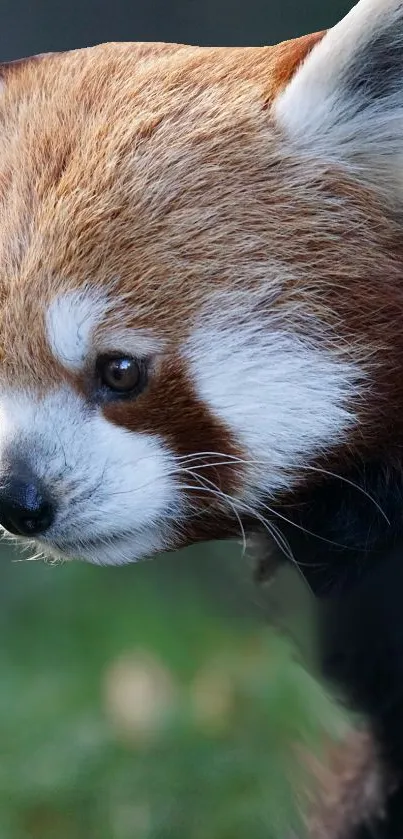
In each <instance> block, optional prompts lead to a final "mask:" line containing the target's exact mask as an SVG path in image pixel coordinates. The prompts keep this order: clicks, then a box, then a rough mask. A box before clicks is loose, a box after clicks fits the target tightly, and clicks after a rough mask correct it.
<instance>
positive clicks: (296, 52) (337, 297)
mask: <svg viewBox="0 0 403 839" xmlns="http://www.w3.org/2000/svg"><path fill="white" fill-rule="evenodd" d="M402 34H403V11H402V7H401V3H398V2H397V0H394V2H391V0H388V2H384V0H361V2H360V3H359V4H358V6H357V7H356V8H355V9H354V10H353V11H352V12H351V13H350V15H348V16H347V18H346V19H345V20H344V21H342V22H341V23H340V24H339V25H338V26H336V27H335V28H334V29H333V30H330V31H329V32H328V33H327V34H325V35H323V33H321V34H317V35H313V36H309V37H307V38H302V39H300V40H297V41H293V42H288V43H284V44H280V45H279V46H277V47H273V48H259V49H219V48H195V47H186V46H176V45H163V44H161V45H158V44H157V45H150V44H149V45H146V44H106V45H102V46H99V47H95V48H91V49H88V50H82V51H73V52H69V53H65V54H50V55H48V56H42V57H40V58H38V59H37V60H34V59H31V60H27V61H25V62H16V63H15V65H13V64H11V65H4V67H3V71H2V90H1V95H0V266H1V272H0V304H1V308H0V351H1V359H0V468H1V487H0V519H1V522H2V524H3V525H4V527H5V528H6V529H7V530H9V531H11V532H13V533H16V534H17V535H19V536H22V537H24V538H28V539H31V538H32V539H35V541H37V542H38V543H39V544H40V546H41V548H42V549H43V550H44V551H45V553H46V552H48V553H51V554H56V555H61V556H72V555H78V556H81V557H83V558H86V559H89V560H92V561H96V562H104V563H119V562H123V561H128V560H133V559H137V558H140V557H143V556H148V555H150V554H153V553H155V552H156V551H160V550H166V549H173V548H176V547H179V546H182V545H185V544H189V543H191V542H194V541H197V540H200V539H206V538H219V537H227V536H232V535H234V534H236V533H239V530H240V528H242V527H246V526H248V527H249V526H250V525H251V524H253V522H256V521H258V522H259V521H260V522H262V521H263V523H264V524H265V523H267V520H268V513H267V509H268V507H270V505H271V504H272V503H275V504H281V503H285V504H288V503H289V502H290V500H292V499H293V498H294V497H295V494H296V493H298V492H300V491H301V488H303V487H307V486H309V485H310V483H311V482H312V481H313V480H316V478H317V474H318V471H320V469H321V470H322V474H323V473H324V472H326V471H330V470H331V469H335V468H336V467H337V469H338V470H339V471H342V470H343V468H344V467H343V464H344V463H347V462H348V461H349V459H350V460H351V459H353V460H354V458H362V457H366V456H367V454H368V455H369V454H371V453H373V452H379V451H381V450H382V447H383V446H386V445H389V446H390V445H391V439H392V438H391V435H392V434H393V441H394V442H396V445H399V439H400V438H399V435H400V437H401V430H403V429H401V422H402V420H401V414H402V411H401V408H402V406H403V394H402V390H401V385H400V383H398V384H396V381H395V378H396V377H394V375H393V374H394V373H395V371H396V368H397V366H398V365H399V364H400V363H401V359H402V358H403V339H402V337H401V335H400V334H399V332H401V330H400V318H401V313H402V303H403V286H402V276H401V274H402V264H401V238H402V229H401V201H402V199H403V183H402V175H401V154H402V152H401V128H402V124H403V97H402V93H401V90H402V86H401V82H402V78H401V77H402V75H403V69H402V68H403V62H402V59H403V49H402V46H401V44H402ZM400 442H401V440H400Z"/></svg>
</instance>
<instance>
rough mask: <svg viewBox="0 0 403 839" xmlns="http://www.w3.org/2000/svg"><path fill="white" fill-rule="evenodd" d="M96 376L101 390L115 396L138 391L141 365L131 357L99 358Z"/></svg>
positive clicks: (141, 374) (141, 372) (141, 377)
mask: <svg viewBox="0 0 403 839" xmlns="http://www.w3.org/2000/svg"><path fill="white" fill-rule="evenodd" d="M97 374H98V381H99V384H100V386H101V388H102V389H105V388H107V389H108V391H112V392H113V393H116V395H117V396H118V395H119V394H120V395H122V396H124V395H131V394H133V392H134V391H138V390H139V389H140V386H141V384H142V379H143V378H144V376H143V370H142V365H141V363H140V362H138V361H136V359H135V358H132V357H131V356H110V355H104V356H100V357H99V358H98V360H97Z"/></svg>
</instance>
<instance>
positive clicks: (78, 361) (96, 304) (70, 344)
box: [46, 286, 162, 371]
mask: <svg viewBox="0 0 403 839" xmlns="http://www.w3.org/2000/svg"><path fill="white" fill-rule="evenodd" d="M114 303H116V304H119V303H120V304H121V303H122V301H119V299H113V298H112V299H111V298H109V299H108V297H107V295H106V294H104V295H103V294H102V293H101V292H98V290H97V289H95V288H93V287H89V286H84V288H83V289H82V290H76V291H67V292H65V293H63V294H60V295H58V297H56V298H55V299H54V300H53V301H52V303H51V305H50V306H49V309H48V311H47V314H46V327H47V338H48V341H49V345H50V348H51V351H52V353H53V355H54V356H55V358H57V359H58V360H59V361H60V362H61V364H63V365H64V366H65V367H67V368H68V369H70V370H72V371H78V370H80V369H81V368H82V366H83V364H84V362H85V361H86V359H87V357H88V356H89V354H90V351H91V352H92V353H94V349H96V350H97V352H98V353H99V352H112V351H119V352H124V353H128V354H129V355H133V356H135V357H136V358H146V357H147V356H150V355H153V354H155V353H156V352H158V351H160V350H161V348H162V342H161V341H160V340H157V338H155V337H154V336H153V335H152V334H151V332H147V331H145V330H139V329H131V328H125V327H123V326H122V324H121V317H120V312H119V305H116V307H115V308H113V304H114ZM106 315H107V319H105V316H106Z"/></svg>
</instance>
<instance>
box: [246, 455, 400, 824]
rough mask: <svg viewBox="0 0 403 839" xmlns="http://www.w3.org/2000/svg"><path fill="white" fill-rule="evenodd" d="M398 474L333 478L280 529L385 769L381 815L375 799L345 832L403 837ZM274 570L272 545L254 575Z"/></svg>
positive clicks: (393, 470) (339, 686) (338, 679)
mask: <svg viewBox="0 0 403 839" xmlns="http://www.w3.org/2000/svg"><path fill="white" fill-rule="evenodd" d="M402 475H403V472H402V470H401V469H400V468H398V466H396V465H395V464H394V465H386V466H385V465H384V464H377V463H373V464H366V465H365V466H361V467H360V468H358V469H356V470H354V472H352V473H349V474H347V475H346V476H344V477H346V478H347V480H348V481H351V484H350V483H348V484H346V481H344V480H337V479H335V478H334V479H333V478H332V479H329V480H327V481H326V482H324V483H323V484H322V485H321V486H318V488H317V490H315V491H314V492H313V493H310V495H309V496H306V497H301V503H300V504H299V505H298V507H293V508H292V509H289V510H286V512H285V514H286V515H287V516H288V517H289V518H290V519H291V520H292V521H293V522H294V524H293V525H286V526H282V528H281V529H282V531H283V533H284V535H285V536H286V538H287V540H288V542H289V545H290V547H291V550H292V553H293V555H294V557H295V560H296V561H297V562H298V563H299V565H300V567H301V570H302V571H303V573H304V575H305V576H306V578H307V580H308V582H309V585H310V586H311V588H312V590H313V591H314V593H315V594H316V595H317V597H318V601H319V612H320V618H319V620H320V629H319V638H320V643H321V654H322V665H323V673H324V676H325V677H326V678H327V679H328V680H330V681H331V682H332V683H333V684H334V685H335V688H336V690H337V691H338V692H339V693H340V696H341V697H343V699H344V700H345V701H346V702H347V703H349V704H350V706H351V707H352V708H353V709H354V710H357V711H358V712H359V713H360V714H362V715H363V716H364V718H366V719H367V720H368V721H369V725H370V729H371V730H372V732H373V734H374V737H375V741H376V743H377V748H378V749H379V754H380V758H381V761H382V763H383V764H384V766H385V804H384V812H380V808H379V800H377V802H376V807H375V804H374V812H373V813H372V818H370V819H366V820H365V821H366V824H364V823H363V824H362V825H361V826H360V827H359V828H358V830H357V828H356V827H355V826H354V827H353V826H352V825H351V831H348V833H347V834H346V836H345V837H343V839H374V837H375V838H378V839H402V837H403V514H402V511H403V479H402ZM352 484H355V485H356V486H358V487H362V489H364V492H365V494H364V493H362V492H360V491H359V490H357V489H355V488H354V487H353V486H352ZM368 496H371V497H372V498H373V500H374V501H375V502H376V503H373V502H371V501H370V499H369V497H368ZM381 510H382V512H381ZM281 512H282V514H284V509H282V511H281ZM277 524H278V522H277ZM307 531H309V532H307ZM313 533H315V534H316V536H313V535H311V534H313ZM272 567H273V552H272V550H271V552H270V554H269V562H268V563H265V561H264V558H263V559H262V561H261V562H260V567H259V569H258V576H260V577H264V575H265V573H266V572H268V571H270V569H271V568H272ZM359 806H360V804H359V802H358V801H357V807H359ZM353 821H354V820H352V822H353Z"/></svg>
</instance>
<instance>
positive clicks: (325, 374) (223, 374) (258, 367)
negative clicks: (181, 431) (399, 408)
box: [187, 311, 363, 493]
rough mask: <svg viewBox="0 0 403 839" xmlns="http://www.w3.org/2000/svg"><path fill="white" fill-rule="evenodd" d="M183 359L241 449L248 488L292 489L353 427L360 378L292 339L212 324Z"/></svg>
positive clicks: (193, 340) (276, 333)
mask: <svg viewBox="0 0 403 839" xmlns="http://www.w3.org/2000/svg"><path fill="white" fill-rule="evenodd" d="M226 314H227V315H228V311H227V312H226ZM187 356H188V359H189V363H190V367H191V371H192V374H193V376H194V382H195V386H196V389H197V392H198V394H199V395H200V397H201V398H202V399H203V400H204V401H205V402H206V403H207V405H209V407H210V409H211V410H212V412H213V413H214V414H215V415H216V416H218V417H219V418H220V419H221V420H222V421H223V422H224V423H225V424H226V426H227V427H228V428H229V429H230V430H231V431H232V433H233V434H234V435H235V439H236V440H237V441H239V443H240V444H241V446H242V447H243V448H244V450H245V451H246V452H247V457H248V458H249V459H250V460H251V461H252V463H251V466H250V469H249V470H248V471H249V477H250V483H251V484H252V486H254V487H255V488H256V489H258V490H261V491H262V492H265V493H271V492H275V491H276V490H278V489H282V488H289V487H290V486H292V485H293V483H295V481H296V480H298V477H299V476H300V475H301V468H302V467H303V466H304V464H305V465H306V464H307V463H309V460H310V459H311V458H312V457H313V456H315V455H318V454H319V453H320V452H321V451H322V450H324V449H326V447H329V445H334V444H337V442H338V441H342V440H343V438H344V437H345V433H346V431H348V429H349V428H351V426H352V425H353V424H354V421H355V417H354V415H353V413H352V410H351V404H352V401H353V398H354V396H356V395H357V394H358V392H359V382H360V380H362V379H363V376H362V373H361V372H360V371H359V370H358V369H357V368H356V367H355V366H354V365H353V364H348V363H346V362H342V361H340V360H338V359H336V358H333V357H332V355H331V354H330V353H329V352H328V351H326V350H325V349H320V350H319V349H315V348H313V347H311V346H309V345H308V344H305V343H304V342H303V340H302V339H299V338H298V337H297V336H296V335H293V334H287V333H286V332H283V331H272V332H270V331H269V330H268V329H267V325H266V327H265V326H264V325H259V324H258V323H255V324H250V325H248V326H245V325H239V324H238V325H236V324H234V325H233V327H232V328H230V327H225V326H223V327H220V325H219V324H217V325H214V323H211V324H210V326H206V325H204V326H203V327H200V328H199V329H198V330H197V331H196V332H195V333H194V335H193V337H192V338H191V340H190V341H189V344H188V347H187Z"/></svg>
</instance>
